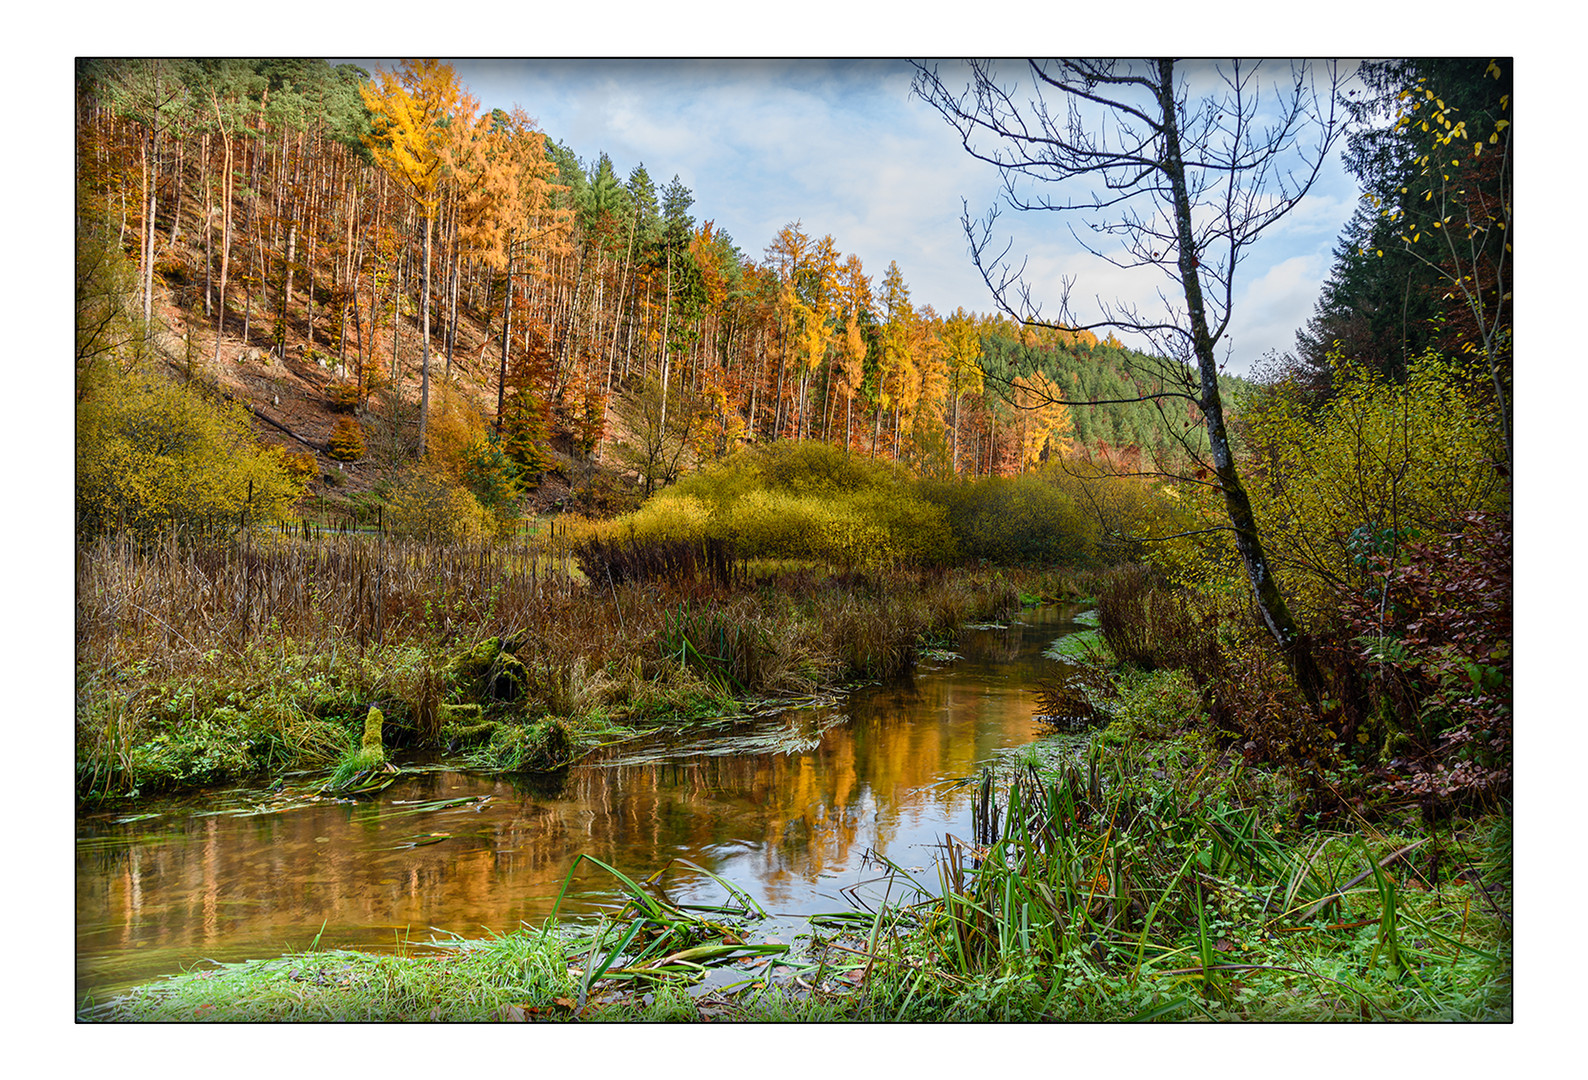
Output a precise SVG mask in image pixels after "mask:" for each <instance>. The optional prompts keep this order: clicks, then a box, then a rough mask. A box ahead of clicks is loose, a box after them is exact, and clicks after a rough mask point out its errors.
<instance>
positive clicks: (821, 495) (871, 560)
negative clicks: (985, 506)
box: [617, 443, 955, 566]
mask: <svg viewBox="0 0 1588 1080" xmlns="http://www.w3.org/2000/svg"><path fill="white" fill-rule="evenodd" d="M629 530H632V535H633V536H634V537H635V538H637V539H661V540H682V539H696V538H705V537H711V538H715V539H725V540H729V541H731V542H732V543H733V544H734V546H735V548H736V550H737V551H738V552H739V553H740V554H742V555H745V556H749V557H752V558H785V559H812V560H819V561H825V562H831V563H835V564H840V565H844V566H882V565H889V564H895V563H909V564H923V563H938V562H943V561H946V560H947V559H949V558H952V557H953V554H954V551H955V548H954V540H953V534H952V533H951V532H950V530H949V527H948V519H947V515H946V514H945V513H944V512H943V510H942V508H941V507H938V506H934V505H932V504H931V503H929V502H927V501H926V500H924V499H922V498H920V497H919V496H917V495H916V494H915V493H914V491H913V490H912V489H911V487H910V481H909V478H908V475H907V474H906V473H904V472H903V470H901V469H898V468H897V467H896V466H892V465H888V464H884V463H880V462H872V461H867V460H864V459H861V458H856V457H852V456H851V455H849V454H846V453H845V452H844V451H842V450H840V449H838V448H837V447H833V446H828V445H826V444H823V443H777V444H774V445H772V446H768V447H757V448H753V449H749V450H745V451H741V452H740V453H739V454H736V455H735V456H733V457H732V458H729V459H728V460H727V461H725V462H723V463H722V464H720V465H716V466H713V467H711V468H709V469H706V470H703V471H701V472H699V473H695V474H693V475H691V476H689V477H686V478H685V479H684V480H683V481H681V482H680V483H679V484H678V485H676V486H675V487H672V488H669V489H668V490H666V491H663V492H662V493H660V494H659V495H657V496H655V497H654V498H652V499H651V500H650V501H649V502H647V503H646V504H645V505H644V506H643V507H641V508H640V509H639V510H638V511H636V512H635V513H634V514H632V515H630V516H629V517H628V518H625V519H623V520H622V521H620V522H619V524H618V530H617V531H619V532H620V533H623V532H628V531H629Z"/></svg>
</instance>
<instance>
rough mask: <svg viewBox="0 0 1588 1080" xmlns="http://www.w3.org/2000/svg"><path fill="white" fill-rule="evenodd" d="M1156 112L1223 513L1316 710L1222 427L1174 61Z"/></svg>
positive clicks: (1313, 677)
mask: <svg viewBox="0 0 1588 1080" xmlns="http://www.w3.org/2000/svg"><path fill="white" fill-rule="evenodd" d="M1157 93H1158V107H1159V109H1160V110H1161V111H1162V115H1163V137H1164V161H1163V169H1164V171H1165V172H1166V173H1167V174H1168V177H1169V186H1170V190H1171V193H1172V198H1173V200H1174V214H1175V231H1176V234H1177V239H1178V242H1179V248H1180V251H1179V270H1180V281H1181V283H1182V285H1183V286H1184V289H1185V301H1186V310H1187V312H1188V313H1189V314H1190V317H1191V337H1192V348H1193V350H1194V351H1195V353H1196V360H1197V376H1198V379H1199V380H1200V382H1201V395H1200V398H1199V400H1198V403H1197V404H1198V407H1199V408H1200V409H1201V411H1202V415H1203V418H1204V419H1205V420H1206V421H1207V431H1208V443H1209V446H1210V448H1211V451H1212V457H1213V465H1214V470H1215V472H1216V474H1217V475H1218V478H1219V486H1220V488H1221V489H1222V490H1223V492H1224V507H1225V512H1226V514H1227V515H1228V517H1229V521H1230V525H1231V527H1232V528H1233V529H1234V531H1235V548H1236V550H1237V551H1239V552H1240V555H1241V561H1242V562H1243V563H1244V564H1245V567H1246V577H1247V580H1248V581H1249V582H1250V584H1251V586H1252V592H1253V595H1254V597H1255V599H1256V601H1257V607H1258V610H1259V612H1261V614H1262V619H1263V624H1264V625H1265V626H1266V627H1267V629H1268V632H1269V634H1270V635H1272V636H1273V638H1274V640H1275V641H1276V642H1277V643H1278V644H1279V647H1280V648H1281V649H1282V650H1283V651H1284V654H1285V657H1286V660H1287V662H1288V663H1289V665H1290V668H1291V673H1292V674H1293V675H1294V676H1295V678H1296V683H1297V685H1298V686H1299V687H1300V689H1301V690H1302V692H1303V693H1304V694H1305V695H1306V696H1307V698H1308V700H1309V701H1310V702H1311V703H1312V704H1313V705H1314V706H1316V705H1317V703H1318V680H1317V670H1316V667H1315V665H1314V663H1313V660H1312V656H1311V652H1310V650H1309V649H1307V648H1306V647H1305V643H1304V639H1303V638H1302V635H1301V632H1300V630H1299V628H1298V627H1297V626H1296V621H1295V619H1294V618H1293V617H1292V616H1291V614H1290V609H1289V607H1287V606H1286V604H1285V599H1284V597H1283V596H1282V595H1281V594H1280V592H1279V585H1278V583H1276V582H1275V581H1274V574H1273V569H1272V567H1271V566H1270V565H1269V562H1268V556H1267V553H1266V552H1264V550H1263V543H1262V539H1261V537H1260V536H1259V535H1258V529H1257V519H1256V516H1255V515H1254V514H1253V512H1252V504H1251V499H1250V498H1249V497H1248V496H1247V494H1246V488H1245V485H1243V484H1242V482H1241V478H1240V474H1239V472H1238V471H1237V470H1236V468H1235V458H1234V454H1233V453H1232V452H1231V449H1230V442H1229V433H1228V431H1227V429H1226V427H1225V423H1224V402H1223V398H1222V397H1221V395H1220V393H1219V380H1218V358H1217V356H1216V355H1215V354H1214V350H1213V340H1212V337H1211V335H1210V334H1209V331H1208V321H1207V310H1206V308H1205V306H1204V302H1203V297H1202V284H1201V281H1200V280H1199V278H1198V274H1197V251H1196V233H1195V232H1194V231H1193V226H1192V221H1191V197H1190V193H1189V191H1188V189H1187V187H1186V176H1185V163H1184V161H1183V160H1182V159H1181V151H1180V129H1179V122H1178V119H1177V116H1178V114H1177V112H1176V105H1175V100H1174V61H1172V60H1160V61H1159V62H1158V87H1157Z"/></svg>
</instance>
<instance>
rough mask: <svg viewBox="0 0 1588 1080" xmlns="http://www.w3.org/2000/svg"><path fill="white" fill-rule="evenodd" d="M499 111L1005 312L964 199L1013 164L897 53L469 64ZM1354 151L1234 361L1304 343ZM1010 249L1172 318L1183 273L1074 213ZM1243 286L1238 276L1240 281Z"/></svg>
mask: <svg viewBox="0 0 1588 1080" xmlns="http://www.w3.org/2000/svg"><path fill="white" fill-rule="evenodd" d="M455 66H456V67H457V69H458V71H459V74H460V76H461V77H462V78H463V79H464V81H465V82H467V83H468V84H469V85H470V87H471V89H472V90H473V91H474V92H475V93H476V94H477V95H478V96H479V97H480V98H481V99H482V102H483V104H484V105H485V107H487V108H490V107H493V106H501V107H507V106H509V105H511V104H514V103H518V104H521V105H522V106H523V107H524V109H525V111H526V112H528V113H529V114H530V115H532V116H535V117H537V118H538V119H539V121H540V123H541V126H542V128H543V129H544V130H545V131H546V132H547V134H548V135H549V136H551V137H552V138H554V139H557V140H559V141H561V142H563V143H564V144H566V145H568V146H569V147H571V148H572V149H573V150H574V152H575V153H577V154H579V155H580V157H581V158H583V159H585V160H586V161H587V162H593V161H594V160H595V158H596V157H597V155H599V154H600V153H601V152H603V151H604V152H606V153H608V154H609V155H610V156H611V157H612V160H613V164H614V166H615V167H616V168H617V170H618V172H619V174H620V175H623V176H627V174H628V172H629V171H630V170H631V169H633V167H634V166H635V165H637V164H639V163H641V162H643V163H644V165H645V167H646V169H647V171H648V172H649V173H650V175H651V178H652V179H653V180H654V181H655V182H656V183H657V185H658V187H660V186H661V185H663V184H665V183H666V182H667V181H668V180H669V179H670V178H671V177H672V176H673V175H674V174H677V175H678V176H679V178H680V179H681V180H682V181H683V182H684V183H685V184H687V185H688V186H689V187H690V188H691V189H692V190H693V192H694V195H695V205H694V206H693V208H692V211H693V213H694V214H695V215H696V217H697V218H698V219H702V220H704V219H712V220H714V221H715V222H716V224H717V227H718V228H719V229H723V230H726V231H727V232H729V233H730V234H731V235H732V236H733V239H734V241H735V243H736V244H737V245H738V246H739V248H740V250H741V251H743V252H744V253H745V255H746V256H748V257H750V258H760V257H761V256H762V253H763V252H764V250H765V247H766V245H767V244H768V243H769V242H770V241H771V239H772V237H773V236H774V235H775V234H776V233H777V231H778V230H779V229H780V228H782V227H783V225H785V224H787V223H789V222H791V221H795V220H799V221H800V222H801V223H802V225H803V227H804V229H805V231H806V232H807V233H809V234H810V235H812V236H817V237H819V236H821V235H823V234H826V233H830V234H832V236H833V239H834V241H835V242H836V243H837V245H838V248H839V250H840V251H842V252H844V253H845V254H849V253H853V254H857V255H859V256H860V257H861V259H862V261H863V262H864V264H865V267H866V270H867V272H868V273H870V274H871V275H872V277H873V279H874V280H876V281H880V280H881V277H882V275H883V273H885V272H886V269H887V266H888V263H889V261H890V260H896V261H897V262H898V264H899V267H900V269H901V270H902V271H903V272H904V276H905V279H906V281H907V282H908V283H909V285H910V288H911V298H912V300H914V302H915V303H916V304H917V305H924V304H928V303H929V304H931V305H932V306H933V307H935V308H936V309H937V310H938V311H939V312H948V311H952V310H953V309H954V308H955V307H958V306H963V307H966V308H967V309H970V310H975V311H990V310H992V309H993V306H994V305H993V301H992V299H991V297H990V295H989V293H988V290H987V288H986V286H985V284H984V283H983V282H982V280H981V277H980V275H979V274H978V273H977V271H976V269H975V267H974V266H973V265H972V263H971V261H970V257H969V254H968V252H967V242H966V237H965V235H964V232H963V229H962V228H961V224H960V215H961V211H962V200H963V205H968V208H969V210H970V213H971V214H972V216H973V217H979V216H980V215H982V214H983V213H985V212H986V210H987V209H988V208H989V207H991V206H992V205H993V204H994V203H995V202H996V201H997V197H998V186H999V179H1000V178H999V176H998V171H997V170H996V169H995V168H994V167H992V166H989V165H986V164H985V163H982V162H979V161H977V160H975V159H974V158H972V157H971V156H970V155H969V154H967V153H965V151H964V149H963V147H962V146H961V145H960V143H959V139H958V136H957V135H956V133H955V132H954V131H953V130H952V129H951V128H950V127H949V126H948V124H947V123H945V122H944V121H943V119H942V117H941V116H939V115H938V114H937V112H936V111H935V110H934V109H932V108H931V107H930V106H928V105H927V104H926V103H924V102H922V101H920V100H919V99H915V98H912V97H911V96H910V93H909V86H910V81H911V77H912V74H913V72H912V70H911V68H910V67H909V66H908V65H906V64H904V63H901V62H888V61H843V60H837V61H710V60H697V61H671V60H650V61H602V60H553V61H503V60H486V61H459V62H456V65H455ZM1355 200H1356V191H1355V187H1354V185H1353V184H1352V183H1351V182H1350V179H1349V177H1347V176H1345V174H1344V173H1343V171H1342V170H1341V169H1340V168H1339V166H1338V164H1337V162H1334V163H1331V164H1330V166H1329V167H1328V168H1327V169H1326V170H1325V173H1324V175H1323V176H1322V177H1320V180H1319V183H1318V185H1317V188H1316V189H1315V192H1314V194H1312V195H1309V197H1308V198H1307V199H1305V200H1303V202H1302V203H1301V204H1300V206H1298V207H1297V209H1296V210H1295V211H1293V212H1292V214H1291V215H1290V216H1289V217H1288V218H1287V219H1285V220H1284V221H1283V222H1281V223H1280V224H1279V225H1277V226H1275V227H1274V228H1273V229H1272V230H1271V231H1270V233H1269V234H1267V235H1265V236H1264V238H1263V239H1262V240H1261V241H1259V243H1258V244H1257V245H1256V247H1254V248H1253V249H1252V251H1251V255H1252V260H1251V262H1250V263H1248V264H1245V265H1243V266H1242V268H1241V278H1242V279H1244V280H1246V281H1249V282H1250V284H1248V285H1247V286H1246V287H1245V288H1244V289H1243V290H1242V292H1241V293H1240V296H1239V299H1238V301H1237V303H1236V311H1235V322H1234V324H1233V326H1232V330H1231V335H1232V340H1233V341H1235V343H1236V348H1237V354H1236V356H1235V362H1234V364H1233V365H1232V367H1233V368H1236V369H1242V370H1243V369H1244V368H1245V367H1246V366H1247V365H1248V364H1250V362H1252V361H1253V360H1256V359H1257V358H1259V357H1260V356H1261V355H1262V352H1263V351H1265V350H1266V349H1268V348H1289V347H1290V345H1291V342H1292V340H1293V337H1294V333H1295V330H1296V329H1297V328H1298V327H1300V326H1301V325H1303V324H1304V323H1305V321H1306V319H1307V317H1308V316H1309V315H1310V314H1311V305H1312V301H1313V298H1314V297H1315V295H1316V290H1317V285H1318V283H1319V282H1320V281H1321V280H1322V278H1323V277H1324V276H1325V275H1326V274H1327V272H1328V255H1329V250H1330V248H1331V247H1332V245H1333V243H1334V240H1335V238H1336V236H1337V235H1338V233H1339V229H1340V226H1341V225H1342V224H1343V223H1344V221H1345V220H1346V218H1347V217H1348V216H1349V214H1350V212H1351V210H1352V208H1353V207H1354V205H1355ZM999 226H1000V227H1001V228H1003V229H1004V230H1005V231H1006V233H1007V234H1008V235H1009V236H1011V237H1012V238H1013V240H1014V245H1013V247H1012V249H1011V253H1010V254H1011V258H1012V259H1013V260H1014V261H1015V262H1016V263H1018V262H1019V261H1020V260H1021V259H1023V258H1024V259H1028V260H1029V262H1028V267H1027V271H1028V273H1027V276H1028V280H1029V281H1030V282H1031V283H1032V286H1033V291H1034V293H1035V294H1037V295H1039V296H1042V297H1043V298H1044V299H1045V300H1046V302H1047V309H1046V313H1047V314H1049V315H1056V314H1057V311H1056V305H1057V302H1058V296H1059V288H1060V284H1059V283H1060V278H1061V277H1063V276H1073V277H1075V278H1076V279H1077V282H1076V285H1075V288H1074V299H1075V301H1076V302H1077V306H1078V307H1082V308H1083V310H1090V311H1093V312H1095V310H1096V305H1095V303H1094V302H1093V298H1094V296H1099V297H1101V298H1102V299H1103V300H1104V301H1106V302H1108V303H1111V304H1118V303H1125V304H1134V305H1136V306H1137V307H1138V308H1139V309H1140V310H1141V312H1142V313H1143V314H1144V315H1148V316H1151V317H1156V316H1157V315H1158V314H1159V313H1160V312H1161V311H1162V309H1163V303H1162V300H1161V299H1160V297H1159V295H1158V293H1159V290H1160V289H1164V290H1166V291H1168V292H1169V295H1170V298H1171V300H1174V301H1178V298H1179V293H1178V286H1177V283H1174V282H1172V281H1170V280H1169V279H1166V278H1165V277H1164V276H1163V275H1162V274H1159V273H1156V272H1154V271H1152V270H1151V269H1147V270H1140V271H1131V272H1126V271H1121V270H1118V269H1116V268H1114V267H1111V266H1109V265H1108V264H1107V263H1105V262H1103V261H1101V260H1098V259H1096V258H1093V257H1091V256H1089V255H1087V254H1086V253H1085V252H1084V250H1083V249H1081V248H1080V246H1079V245H1078V244H1077V242H1076V241H1075V240H1074V238H1073V237H1071V236H1070V235H1069V232H1068V228H1067V226H1066V223H1065V222H1063V221H1062V220H1061V216H1059V215H1053V214H1016V213H1012V212H1009V211H1007V210H1006V211H1005V212H1004V213H1003V215H1002V216H1001V218H1000V220H999ZM1237 284H1238V286H1239V280H1238V282H1237Z"/></svg>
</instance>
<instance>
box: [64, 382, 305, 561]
mask: <svg viewBox="0 0 1588 1080" xmlns="http://www.w3.org/2000/svg"><path fill="white" fill-rule="evenodd" d="M300 491H301V486H300V485H299V484H298V483H297V482H296V481H295V480H294V479H293V478H292V476H291V475H290V474H289V471H288V469H287V467H286V465H285V463H284V462H283V460H282V458H281V456H280V455H279V454H278V453H276V452H274V451H270V450H267V449H266V448H264V447H261V446H260V445H259V443H258V442H257V441H256V440H255V438H254V433H253V429H252V427H251V426H250V423H249V419H248V414H247V412H246V411H244V409H243V408H242V407H241V406H240V405H234V404H231V403H228V402H224V401H220V400H217V399H214V398H211V397H209V396H207V395H206V394H205V393H204V392H203V391H201V390H198V389H195V388H194V387H192V386H191V385H190V386H180V385H177V384H175V383H172V382H170V381H168V380H165V379H162V378H159V377H158V376H153V375H142V374H137V373H135V374H132V375H126V376H122V375H119V374H113V373H103V375H102V380H101V381H99V382H97V383H96V384H95V386H94V388H93V392H92V393H89V394H87V395H86V396H84V397H83V399H82V400H80V401H79V402H78V405H77V529H78V533H79V535H81V536H83V537H85V538H87V537H93V536H97V535H99V534H100V533H103V532H105V531H108V530H113V529H117V528H125V529H128V530H130V531H132V532H137V533H151V532H159V531H162V530H164V529H166V528H169V527H171V526H173V525H178V526H188V527H196V526H200V525H205V524H213V525H219V524H222V523H238V522H241V521H244V520H247V521H250V522H254V521H268V520H270V519H271V518H273V517H276V516H279V515H280V514H282V513H283V512H284V511H285V510H286V509H287V507H288V506H290V505H291V503H292V502H293V501H294V500H295V499H296V498H297V497H298V494H299V492H300Z"/></svg>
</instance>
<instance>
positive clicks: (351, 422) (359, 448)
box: [326, 416, 364, 461]
mask: <svg viewBox="0 0 1588 1080" xmlns="http://www.w3.org/2000/svg"><path fill="white" fill-rule="evenodd" d="M326 453H327V454H329V455H330V456H331V457H332V458H333V459H334V460H336V461H357V460H358V459H359V458H361V457H363V456H364V429H363V428H362V427H360V426H359V423H358V421H357V420H355V419H353V418H352V417H351V416H339V417H337V419H336V428H335V429H334V430H333V431H332V432H331V437H330V439H328V440H327V441H326Z"/></svg>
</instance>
